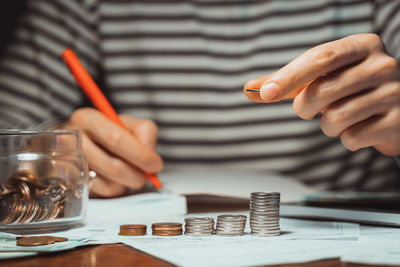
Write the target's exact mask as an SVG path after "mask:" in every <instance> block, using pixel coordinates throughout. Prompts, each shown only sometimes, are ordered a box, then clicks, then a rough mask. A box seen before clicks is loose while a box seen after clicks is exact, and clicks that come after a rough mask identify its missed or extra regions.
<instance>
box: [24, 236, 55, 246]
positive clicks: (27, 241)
mask: <svg viewBox="0 0 400 267" xmlns="http://www.w3.org/2000/svg"><path fill="white" fill-rule="evenodd" d="M55 242H56V238H55V237H54V236H27V237H23V238H20V239H18V240H17V246H22V247H30V246H44V245H50V244H54V243H55Z"/></svg>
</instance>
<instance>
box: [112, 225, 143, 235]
mask: <svg viewBox="0 0 400 267" xmlns="http://www.w3.org/2000/svg"><path fill="white" fill-rule="evenodd" d="M146 232H147V226H146V225H145V224H124V225H121V226H120V227H119V233H118V234H119V235H122V236H138V235H145V234H146Z"/></svg>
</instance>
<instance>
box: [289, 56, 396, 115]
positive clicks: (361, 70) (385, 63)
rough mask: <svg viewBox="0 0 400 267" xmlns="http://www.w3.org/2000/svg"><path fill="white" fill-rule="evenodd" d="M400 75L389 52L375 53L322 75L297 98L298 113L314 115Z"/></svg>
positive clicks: (296, 107) (294, 105)
mask: <svg viewBox="0 0 400 267" xmlns="http://www.w3.org/2000/svg"><path fill="white" fill-rule="evenodd" d="M396 78H397V68H396V67H394V64H393V59H392V58H391V57H388V56H372V57H369V58H368V59H367V60H365V61H363V62H362V63H360V64H357V65H355V66H350V67H347V68H342V69H339V70H336V71H334V72H331V73H329V74H327V75H324V76H321V77H319V78H318V79H316V80H315V81H313V82H312V83H311V84H310V85H309V86H307V88H306V89H304V90H303V91H302V92H300V93H299V95H298V96H297V97H296V98H295V100H294V102H293V108H294V110H295V112H296V113H297V115H299V117H300V118H303V119H312V118H313V117H314V116H315V115H317V113H318V112H321V110H323V109H324V108H325V107H327V106H328V105H330V104H331V103H333V102H335V101H338V100H339V99H342V98H345V97H347V96H350V95H353V94H356V93H358V92H360V91H362V90H365V89H370V88H374V87H376V86H379V85H380V84H382V83H384V82H386V81H388V80H394V79H396Z"/></svg>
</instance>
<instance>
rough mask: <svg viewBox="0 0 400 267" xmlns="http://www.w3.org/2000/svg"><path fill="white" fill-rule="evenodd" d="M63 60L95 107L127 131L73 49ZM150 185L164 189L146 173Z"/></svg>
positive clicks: (153, 176)
mask: <svg viewBox="0 0 400 267" xmlns="http://www.w3.org/2000/svg"><path fill="white" fill-rule="evenodd" d="M62 58H63V60H64V61H65V63H66V64H67V66H68V67H69V70H70V71H71V73H72V75H73V76H74V77H75V80H76V82H77V83H78V84H79V86H80V87H81V88H82V90H83V91H84V92H85V93H86V95H87V96H88V97H89V99H90V100H91V101H92V103H93V104H94V105H95V107H96V108H97V109H98V110H100V111H101V112H102V113H103V114H104V115H105V116H106V117H107V118H109V119H110V120H111V121H113V122H114V123H116V124H117V125H119V126H121V127H122V128H124V129H127V128H126V127H125V125H124V124H123V123H122V121H121V119H120V118H119V117H118V114H117V112H116V111H115V110H114V108H113V107H112V106H111V104H110V102H109V101H108V100H107V98H106V97H105V95H104V94H103V93H102V92H101V90H100V88H99V87H98V86H97V84H96V83H95V82H94V80H93V79H92V77H91V76H90V74H89V73H88V72H87V71H86V69H85V68H84V67H83V65H82V63H81V62H80V61H79V59H78V57H77V56H76V55H75V53H74V51H72V49H69V48H68V49H65V50H64V51H63V52H62ZM144 174H145V176H146V177H147V179H148V180H149V181H150V183H151V184H152V185H153V186H154V187H155V188H156V189H160V188H161V187H162V185H161V182H160V180H159V179H158V177H157V175H156V174H153V173H148V172H144Z"/></svg>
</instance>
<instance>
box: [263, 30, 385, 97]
mask: <svg viewBox="0 0 400 267" xmlns="http://www.w3.org/2000/svg"><path fill="white" fill-rule="evenodd" d="M363 38H364V39H365V36H364V35H357V36H349V37H346V38H343V39H340V40H337V41H333V42H329V43H325V44H322V45H319V46H317V47H314V48H311V49H310V50H307V51H306V52H304V53H303V54H302V55H300V56H299V57H297V58H296V59H294V60H293V61H291V62H290V63H289V64H287V65H286V66H284V67H283V68H282V69H280V70H278V71H276V72H274V73H273V74H272V75H271V76H270V77H269V79H268V80H267V81H265V82H264V83H263V85H262V87H261V90H260V95H261V97H262V99H264V100H268V101H278V100H279V99H282V97H284V96H285V95H287V94H288V93H289V92H291V91H293V90H294V89H296V88H298V87H300V86H302V85H304V84H306V83H308V82H310V81H312V80H315V79H316V78H318V77H320V76H321V75H323V74H327V73H330V72H332V71H334V70H337V69H339V68H341V67H343V66H346V65H349V64H352V63H355V62H358V61H360V60H362V59H364V58H365V57H366V56H367V55H368V52H369V50H368V48H367V46H364V45H362V43H363V41H364V40H363ZM378 38H379V37H378Z"/></svg>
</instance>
